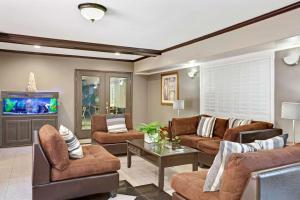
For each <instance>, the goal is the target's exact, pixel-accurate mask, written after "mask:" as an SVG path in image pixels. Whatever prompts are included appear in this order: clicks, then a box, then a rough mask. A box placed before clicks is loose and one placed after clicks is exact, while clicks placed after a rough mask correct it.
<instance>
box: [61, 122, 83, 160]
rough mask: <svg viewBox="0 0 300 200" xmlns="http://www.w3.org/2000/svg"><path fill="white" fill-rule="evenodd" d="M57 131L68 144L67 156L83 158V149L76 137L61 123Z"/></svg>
mask: <svg viewBox="0 0 300 200" xmlns="http://www.w3.org/2000/svg"><path fill="white" fill-rule="evenodd" d="M59 133H60V135H61V136H62V137H63V138H64V140H65V142H66V143H67V146H68V151H69V156H70V157H71V158H76V159H77V158H83V151H82V147H81V145H80V142H79V140H78V139H77V137H76V136H75V135H74V134H73V133H72V131H70V130H69V129H68V128H66V127H65V126H63V125H60V127H59Z"/></svg>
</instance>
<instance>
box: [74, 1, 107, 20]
mask: <svg viewBox="0 0 300 200" xmlns="http://www.w3.org/2000/svg"><path fill="white" fill-rule="evenodd" d="M78 9H79V10H80V13H81V15H82V16H83V17H84V18H85V19H87V20H90V21H92V22H94V21H96V20H100V19H101V18H102V17H103V16H104V14H105V12H106V11H107V9H106V8H105V7H104V6H102V5H100V4H97V3H82V4H79V5H78Z"/></svg>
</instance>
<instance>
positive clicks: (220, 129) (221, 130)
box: [213, 118, 228, 138]
mask: <svg viewBox="0 0 300 200" xmlns="http://www.w3.org/2000/svg"><path fill="white" fill-rule="evenodd" d="M227 129H228V119H222V118H217V119H216V123H215V128H214V134H213V136H216V137H219V138H223V137H224V134H225V132H226V130H227Z"/></svg>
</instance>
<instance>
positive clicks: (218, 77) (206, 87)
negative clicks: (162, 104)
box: [200, 51, 274, 122]
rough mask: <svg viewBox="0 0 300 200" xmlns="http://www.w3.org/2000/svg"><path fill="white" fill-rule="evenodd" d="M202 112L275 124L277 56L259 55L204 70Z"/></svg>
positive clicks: (217, 63) (210, 64)
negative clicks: (275, 62)
mask: <svg viewBox="0 0 300 200" xmlns="http://www.w3.org/2000/svg"><path fill="white" fill-rule="evenodd" d="M200 73H201V77H200V85H201V86H200V111H201V113H202V114H204V113H205V114H210V115H214V116H219V117H235V118H243V119H253V120H264V121H269V122H273V121H274V53H273V52H269V51H268V52H259V53H254V54H247V55H243V56H238V57H232V58H227V59H222V60H218V61H213V62H208V63H204V64H203V66H201V67H200Z"/></svg>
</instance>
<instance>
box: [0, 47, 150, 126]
mask: <svg viewBox="0 0 300 200" xmlns="http://www.w3.org/2000/svg"><path fill="white" fill-rule="evenodd" d="M75 69H89V70H101V71H118V72H120V71H121V72H132V71H133V64H132V63H129V62H114V61H105V60H93V59H77V58H63V57H50V56H36V55H25V54H14V53H3V52H2V53H0V90H8V91H11V90H12V91H24V90H25V87H26V86H27V83H28V74H29V72H34V73H35V77H36V82H37V87H38V90H40V91H58V92H59V94H60V98H59V103H60V105H59V106H60V107H59V123H62V124H65V125H66V126H68V127H70V128H71V129H74V70H75ZM133 79H134V81H133V93H134V95H133V96H134V98H139V97H138V96H137V95H135V93H139V94H141V95H143V96H145V94H146V91H144V88H143V87H141V85H142V84H145V83H146V81H145V80H143V79H139V78H137V77H136V76H134V78H133ZM143 81H144V82H143ZM143 92H145V94H143ZM133 101H134V102H136V100H135V99H133ZM142 109H144V106H142V105H141V104H137V107H135V108H134V109H133V110H134V112H133V120H134V123H135V124H136V123H140V122H141V120H144V119H145V115H146V112H143V110H142ZM140 111H141V113H139V112H140Z"/></svg>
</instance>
